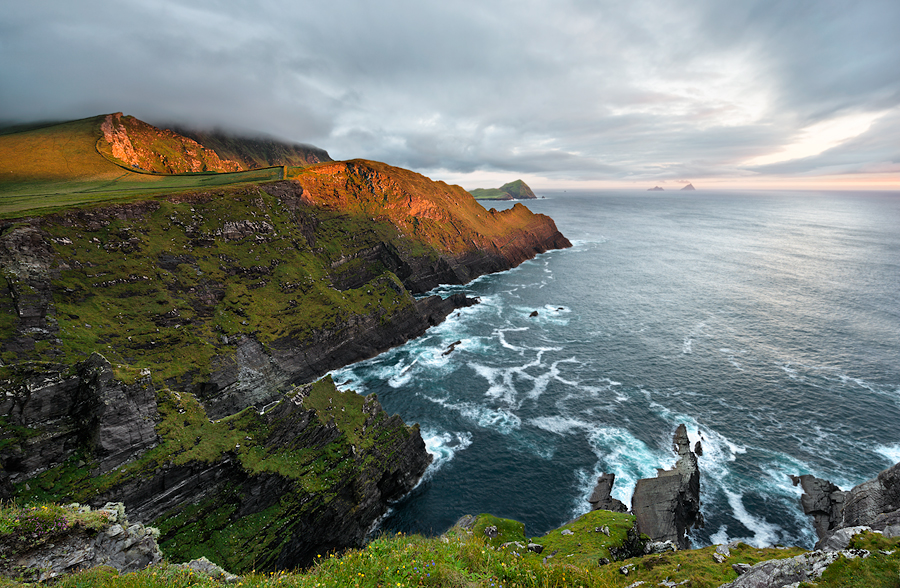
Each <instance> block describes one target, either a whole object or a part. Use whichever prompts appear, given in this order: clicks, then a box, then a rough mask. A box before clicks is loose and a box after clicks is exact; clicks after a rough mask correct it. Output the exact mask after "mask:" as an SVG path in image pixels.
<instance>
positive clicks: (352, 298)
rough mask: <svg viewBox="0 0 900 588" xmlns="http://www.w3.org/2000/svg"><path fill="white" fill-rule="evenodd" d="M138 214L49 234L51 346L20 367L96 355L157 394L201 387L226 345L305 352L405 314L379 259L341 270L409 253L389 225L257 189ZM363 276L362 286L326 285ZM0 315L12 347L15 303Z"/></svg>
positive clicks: (141, 209)
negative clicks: (377, 253)
mask: <svg viewBox="0 0 900 588" xmlns="http://www.w3.org/2000/svg"><path fill="white" fill-rule="evenodd" d="M134 206H135V207H136V208H135V209H134V211H135V212H134V213H133V214H134V215H135V217H136V218H132V219H122V218H118V217H117V216H116V215H115V213H114V212H113V213H111V214H110V215H109V217H107V218H104V219H103V220H102V222H100V223H97V224H95V225H93V226H90V227H86V226H84V225H83V224H81V223H73V222H72V221H71V220H67V219H71V217H63V218H60V219H59V220H58V221H56V222H50V223H45V224H44V226H43V228H44V230H45V231H47V233H48V234H49V235H50V237H51V239H52V246H53V249H54V252H55V255H56V256H57V259H56V262H55V263H56V264H58V267H59V268H60V269H59V271H58V274H57V278H56V279H55V280H54V281H53V283H52V287H53V296H54V300H53V302H54V307H55V308H54V310H55V311H56V320H57V324H58V327H59V339H58V342H56V341H53V342H51V341H46V342H44V343H43V346H36V347H35V349H34V351H32V352H30V353H28V352H25V353H21V352H20V353H19V355H18V356H17V359H18V360H19V361H24V360H36V359H46V360H53V361H59V360H62V361H64V362H66V363H72V362H76V361H80V360H82V359H84V358H85V357H87V356H88V355H89V354H90V353H91V352H93V351H98V352H100V353H103V354H104V355H105V356H106V357H107V359H109V360H110V361H111V362H112V363H113V364H123V365H129V366H132V367H133V368H135V369H141V368H149V369H151V370H152V373H153V376H154V378H156V379H157V381H158V382H160V383H162V382H165V381H168V380H170V379H172V378H183V377H184V376H185V375H187V374H192V375H191V376H190V377H191V378H194V379H196V378H201V379H202V378H204V377H206V374H208V372H209V369H210V367H209V366H210V361H211V358H212V357H213V356H216V355H219V354H222V353H229V350H230V349H233V343H230V342H229V343H226V342H225V341H226V340H234V338H235V337H238V336H241V335H249V336H252V337H254V338H255V339H256V340H258V341H259V342H260V343H262V344H264V345H270V344H273V343H274V342H276V341H278V340H279V339H282V338H286V337H290V338H292V339H297V340H303V339H305V338H307V337H309V336H310V335H311V334H312V333H314V332H316V331H320V330H322V329H336V330H340V329H342V328H346V325H347V323H348V322H350V319H351V317H354V316H358V317H361V316H373V315H374V316H376V317H380V320H382V321H388V320H390V319H391V318H392V317H393V316H394V315H396V314H397V313H398V312H402V311H405V310H408V309H409V308H410V306H411V305H412V304H413V300H412V298H411V297H410V296H409V295H408V294H407V293H406V292H405V289H404V288H403V286H402V285H401V284H400V283H399V281H398V280H397V279H396V277H395V276H393V274H391V273H390V272H388V271H387V269H386V268H385V267H384V266H383V265H381V264H380V262H379V261H378V260H375V261H374V262H369V261H367V260H366V259H365V258H361V259H356V260H354V261H355V263H349V264H346V263H345V264H341V263H338V262H339V261H340V260H341V259H342V257H343V256H353V255H354V254H355V253H356V252H358V251H360V250H364V249H368V248H372V247H375V246H377V245H379V244H381V243H383V242H388V243H395V244H396V245H395V247H396V248H398V250H401V251H402V250H404V249H409V247H407V246H406V245H405V244H404V243H403V242H402V241H401V240H400V239H399V238H398V236H397V232H396V230H395V229H393V227H392V226H391V225H389V224H387V223H373V222H372V221H371V220H368V219H363V218H360V217H358V216H354V215H347V214H340V213H335V212H329V211H324V210H315V209H306V210H302V211H295V210H289V209H288V208H287V207H286V206H285V205H284V203H283V202H281V201H279V200H278V199H277V198H275V197H272V196H270V195H269V194H267V193H266V192H265V191H264V190H261V189H259V188H257V187H247V188H229V189H227V190H221V191H218V192H216V193H213V194H208V195H206V196H205V197H203V198H202V199H198V198H188V199H185V200H184V201H180V202H179V201H171V200H160V201H151V202H149V203H143V204H137V205H134ZM310 229H311V230H310ZM227 231H232V232H231V233H229V232H227ZM332 266H334V267H332ZM359 275H361V276H364V278H363V280H362V281H363V284H362V285H361V286H360V287H356V288H347V289H344V290H343V291H339V290H337V289H335V288H334V286H333V280H334V281H336V282H338V283H341V282H345V281H347V280H348V276H350V277H353V276H359ZM366 278H368V279H366ZM0 317H8V318H7V319H4V320H0V341H9V340H10V339H11V338H12V336H13V334H14V332H15V329H16V326H17V321H16V318H15V317H16V314H15V307H14V306H13V300H12V299H10V298H7V299H6V300H0ZM176 347H177V348H179V349H180V352H179V353H178V354H172V353H171V352H170V350H171V349H172V348H176Z"/></svg>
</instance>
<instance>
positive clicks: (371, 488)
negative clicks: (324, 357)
mask: <svg viewBox="0 0 900 588" xmlns="http://www.w3.org/2000/svg"><path fill="white" fill-rule="evenodd" d="M7 374H8V377H7V378H6V379H5V380H4V381H3V382H2V386H3V390H4V395H3V397H2V400H0V414H3V415H5V416H4V417H3V424H4V427H3V433H2V436H0V441H2V442H0V461H2V463H3V471H2V472H0V474H2V475H3V476H5V477H7V482H8V483H10V484H11V485H13V486H14V487H15V489H16V495H17V496H18V497H19V498H20V499H24V500H27V501H34V500H45V499H48V498H51V499H53V500H57V501H65V502H70V501H73V500H74V501H78V502H82V503H89V504H91V505H94V506H99V505H103V504H105V503H106V502H108V501H121V502H123V503H124V504H125V505H126V507H127V509H128V512H129V513H130V514H131V515H132V516H133V517H134V518H136V519H139V520H142V521H145V522H153V523H154V525H155V526H157V527H159V529H160V531H161V534H160V536H159V543H160V545H161V546H162V548H163V550H164V551H165V553H166V555H167V556H168V557H170V558H172V559H174V560H177V561H182V560H187V559H191V558H195V557H200V556H202V555H206V556H209V557H212V558H213V559H214V560H215V561H217V562H218V563H220V564H222V565H225V566H226V567H228V568H229V569H234V570H247V569H250V568H251V567H254V568H256V569H275V568H281V569H285V568H292V567H295V566H298V565H307V564H309V563H310V562H311V561H312V560H313V558H314V557H315V556H316V555H318V554H324V553H327V552H329V551H332V550H340V549H344V548H347V547H350V546H359V545H361V544H362V542H363V540H364V538H365V535H366V532H367V531H368V530H369V528H370V527H371V526H372V524H373V523H374V522H375V521H376V520H377V519H378V517H380V516H381V515H383V514H384V512H385V511H386V510H387V507H388V504H389V502H390V501H392V500H397V499H398V498H400V497H401V496H403V495H404V494H406V493H407V492H409V491H410V490H411V489H412V488H413V487H414V486H415V484H416V483H417V481H418V480H419V478H420V477H421V475H422V474H423V473H424V471H425V468H426V467H427V466H428V464H429V463H430V462H431V456H429V455H428V454H427V453H426V451H425V445H424V443H423V441H422V438H421V435H420V434H419V430H418V427H417V426H414V427H407V426H406V425H404V424H403V422H402V420H401V419H400V418H399V417H397V416H393V417H388V416H387V415H386V414H385V413H384V411H383V410H382V409H381V407H380V405H379V404H378V401H377V399H376V398H375V397H374V396H368V397H363V396H359V395H357V394H355V393H353V392H339V391H337V390H336V389H335V387H334V384H333V383H332V382H331V380H330V379H326V380H322V381H319V382H317V383H315V384H307V385H305V386H302V387H299V388H295V389H292V390H290V391H289V392H288V393H287V394H286V395H285V396H284V397H283V398H282V399H281V400H279V401H277V402H276V403H274V404H273V405H272V406H269V407H267V408H266V409H265V410H264V411H257V410H255V409H247V410H244V411H242V412H240V413H238V414H236V415H233V416H232V417H229V418H226V419H221V420H218V421H211V420H209V419H208V417H207V414H206V412H205V411H204V410H203V408H202V406H200V404H199V403H198V402H197V401H196V399H194V398H193V397H192V396H191V395H189V394H181V393H178V392H176V391H173V390H170V389H165V388H162V389H160V388H157V387H156V386H155V385H154V384H153V382H152V378H151V377H150V374H149V373H147V372H143V373H133V372H126V373H125V374H123V376H121V377H116V375H115V374H114V370H113V367H112V365H111V364H110V363H109V362H108V361H106V359H105V358H103V357H102V356H100V355H98V354H94V355H93V356H91V357H90V358H89V359H88V360H87V361H85V362H81V363H79V364H76V365H75V366H73V367H72V368H69V369H67V368H66V367H64V366H55V367H53V366H35V365H30V364H20V365H18V366H16V367H15V368H13V369H11V370H8V371H7Z"/></svg>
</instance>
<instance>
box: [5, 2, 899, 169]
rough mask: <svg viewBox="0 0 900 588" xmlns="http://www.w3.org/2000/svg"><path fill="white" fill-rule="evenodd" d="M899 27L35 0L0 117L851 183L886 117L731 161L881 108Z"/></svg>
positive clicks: (417, 155)
mask: <svg viewBox="0 0 900 588" xmlns="http://www.w3.org/2000/svg"><path fill="white" fill-rule="evenodd" d="M898 22H900V4H898V3H897V2H896V1H895V0H891V1H884V2H882V1H878V0H867V1H863V2H858V3H854V4H852V5H850V4H849V3H845V2H832V1H823V0H814V1H813V0H808V1H797V2H780V1H768V0H766V1H740V2H727V3H723V2H717V1H712V0H709V1H707V2H704V1H700V2H698V1H690V2H689V1H687V0H683V1H680V2H679V1H674V2H672V1H668V2H662V1H641V0H637V1H634V2H628V3H621V2H602V1H601V2H597V1H593V0H592V1H578V0H569V1H558V2H552V3H551V2H529V1H525V2H523V1H521V0H519V1H515V2H513V1H493V2H484V1H483V0H482V1H480V2H474V1H472V2H469V1H459V2H454V3H446V2H445V3H438V2H421V1H412V0H409V1H399V0H394V1H382V2H378V3H373V2H362V1H350V0H343V1H341V0H339V1H336V2H331V3H311V2H300V3H297V2H286V1H281V0H271V1H260V2H254V3H249V2H242V3H237V2H224V1H219V2H217V1H213V0H207V1H191V2H186V1H184V2H182V1H176V0H163V1H153V2H150V1H149V0H130V1H118V2H111V1H99V0H87V1H81V2H62V1H41V0H36V1H31V2H28V3H19V5H13V6H9V7H8V8H7V9H5V11H4V14H3V15H2V16H0V79H2V80H3V84H2V85H0V108H2V111H0V118H3V119H6V120H23V119H30V120H33V119H47V118H57V119H64V118H74V117H80V116H90V115H94V114H98V113H103V112H112V111H120V110H121V111H125V112H127V113H129V114H133V115H135V116H138V117H139V118H143V119H145V120H148V121H150V122H157V123H164V122H175V123H181V124H189V125H194V126H198V125H199V126H215V127H221V128H231V129H236V130H242V131H258V132H262V133H267V134H272V135H275V136H279V137H283V138H287V139H292V140H296V141H303V142H310V143H314V144H317V145H320V146H322V147H324V148H326V149H328V150H329V151H330V152H331V154H332V155H333V156H334V157H338V158H350V157H367V158H371V159H378V160H382V161H387V162H389V163H392V164H396V165H402V166H407V167H411V168H414V169H417V170H420V171H423V172H426V173H428V172H430V171H436V170H446V171H449V172H452V173H466V172H475V171H503V172H510V173H523V174H525V173H532V174H537V175H540V176H543V177H547V178H550V179H587V180H610V179H641V178H646V179H655V178H660V179H667V178H669V179H674V178H683V177H694V178H697V177H715V176H737V177H740V176H742V175H748V174H759V173H778V174H788V175H792V174H808V173H814V172H815V171H816V170H820V169H826V168H827V169H832V170H834V169H842V170H850V169H853V170H862V169H865V168H866V167H867V166H869V167H871V166H873V165H882V164H883V163H884V162H892V161H893V162H896V161H897V152H896V151H897V150H896V148H895V147H894V146H893V142H892V139H893V137H896V135H893V137H889V136H888V135H887V134H886V133H888V132H891V130H892V129H893V130H896V126H895V125H894V126H892V125H889V124H886V121H889V120H894V119H895V118H896V117H895V115H893V114H886V115H885V116H884V117H883V118H882V119H878V121H876V123H875V124H873V125H872V126H871V127H870V128H869V130H868V131H866V132H865V133H863V135H861V136H860V137H857V138H856V139H850V140H848V141H847V142H846V143H845V144H843V145H841V146H838V147H835V148H832V149H829V150H827V151H826V152H824V153H822V154H820V155H817V156H810V157H802V158H798V159H796V160H792V161H786V162H780V163H774V164H770V165H767V166H759V165H757V166H755V167H754V166H752V165H748V164H747V163H746V162H748V161H751V160H753V158H756V157H762V156H766V155H769V154H772V153H776V152H778V151H780V150H781V149H782V148H784V147H785V146H786V145H790V144H791V143H792V142H793V141H795V139H796V137H797V136H798V135H799V134H802V132H803V131H804V129H808V128H809V127H811V126H813V125H816V124H817V123H821V122H822V121H828V120H830V119H832V118H835V117H841V116H847V115H852V114H854V113H863V114H865V113H873V112H882V111H884V112H887V111H892V109H893V111H894V112H896V109H897V108H898V104H900V59H898V58H900V41H898V38H900V35H897V34H896V31H895V30H894V28H895V27H896V23H898ZM879 121H880V122H879ZM882 168H883V165H882ZM847 173H850V172H847Z"/></svg>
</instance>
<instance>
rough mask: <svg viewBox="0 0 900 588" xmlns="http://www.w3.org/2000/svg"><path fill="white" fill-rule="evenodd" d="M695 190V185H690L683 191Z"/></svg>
mask: <svg viewBox="0 0 900 588" xmlns="http://www.w3.org/2000/svg"><path fill="white" fill-rule="evenodd" d="M695 189H696V188H694V184H688V185H687V186H685V187H684V188H682V190H695Z"/></svg>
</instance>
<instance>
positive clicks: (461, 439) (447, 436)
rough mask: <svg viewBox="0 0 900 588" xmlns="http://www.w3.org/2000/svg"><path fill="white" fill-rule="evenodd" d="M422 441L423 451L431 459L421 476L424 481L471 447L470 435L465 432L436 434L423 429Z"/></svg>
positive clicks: (430, 430) (436, 432)
mask: <svg viewBox="0 0 900 588" xmlns="http://www.w3.org/2000/svg"><path fill="white" fill-rule="evenodd" d="M422 440H423V441H424V442H425V451H427V452H428V453H429V454H430V455H431V456H432V458H433V459H432V462H431V465H429V466H428V469H427V470H426V471H425V475H424V476H422V478H423V480H426V479H431V477H432V476H434V474H435V472H437V471H438V470H439V469H441V468H442V467H443V466H444V465H445V464H447V462H449V461H451V460H452V459H453V458H454V457H455V456H456V454H457V453H459V452H460V451H464V450H465V449H467V448H468V447H469V446H470V445H472V433H469V432H467V431H464V432H446V431H445V432H438V431H434V430H432V429H427V428H423V429H422ZM420 483H421V482H420Z"/></svg>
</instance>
